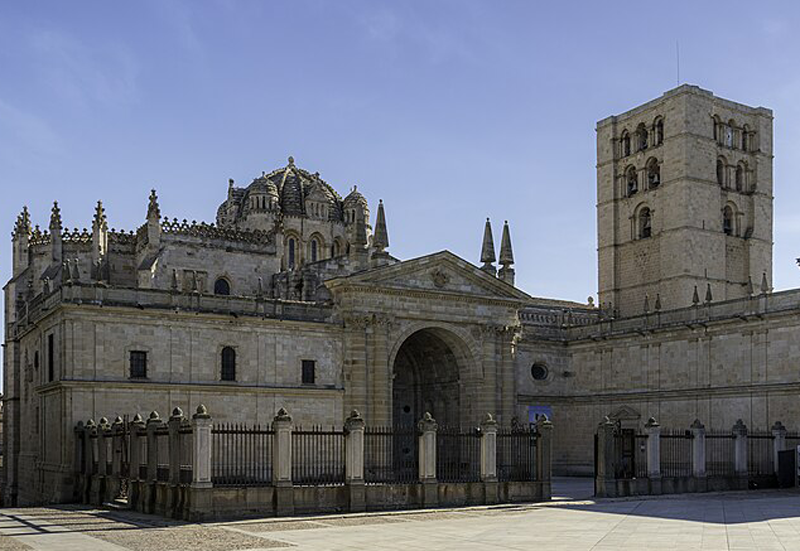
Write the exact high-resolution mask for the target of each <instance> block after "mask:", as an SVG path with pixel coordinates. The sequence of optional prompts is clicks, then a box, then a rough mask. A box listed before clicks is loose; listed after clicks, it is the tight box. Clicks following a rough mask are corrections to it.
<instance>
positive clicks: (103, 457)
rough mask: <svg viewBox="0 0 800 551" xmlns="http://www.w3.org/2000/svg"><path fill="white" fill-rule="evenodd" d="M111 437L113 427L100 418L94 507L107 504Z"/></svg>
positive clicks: (106, 420) (103, 418) (93, 498)
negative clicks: (109, 442) (109, 440)
mask: <svg viewBox="0 0 800 551" xmlns="http://www.w3.org/2000/svg"><path fill="white" fill-rule="evenodd" d="M110 435H111V426H110V425H109V424H108V419H106V418H105V417H101V418H100V422H99V423H98V424H97V488H96V491H95V493H94V495H93V496H92V503H93V504H94V505H101V504H102V503H104V502H106V501H107V500H108V499H107V496H106V493H107V488H108V438H109V436H110Z"/></svg>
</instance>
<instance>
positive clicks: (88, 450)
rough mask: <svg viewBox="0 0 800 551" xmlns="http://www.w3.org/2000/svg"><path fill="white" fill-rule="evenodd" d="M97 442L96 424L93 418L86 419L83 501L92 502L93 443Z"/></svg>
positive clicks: (94, 459) (93, 475) (93, 478)
mask: <svg viewBox="0 0 800 551" xmlns="http://www.w3.org/2000/svg"><path fill="white" fill-rule="evenodd" d="M96 443H97V425H96V424H95V422H94V419H89V420H88V421H86V426H85V427H84V433H83V445H84V456H85V457H86V487H85V488H84V494H83V501H84V503H92V502H93V499H92V492H93V489H94V488H95V487H96V482H95V470H94V465H95V462H96V461H97V454H96V453H95V444H96Z"/></svg>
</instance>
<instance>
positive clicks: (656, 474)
mask: <svg viewBox="0 0 800 551" xmlns="http://www.w3.org/2000/svg"><path fill="white" fill-rule="evenodd" d="M644 433H645V434H646V435H647V479H648V480H649V484H650V493H651V494H660V493H661V425H659V424H658V422H657V421H656V419H655V417H651V418H650V419H648V420H647V423H645V425H644Z"/></svg>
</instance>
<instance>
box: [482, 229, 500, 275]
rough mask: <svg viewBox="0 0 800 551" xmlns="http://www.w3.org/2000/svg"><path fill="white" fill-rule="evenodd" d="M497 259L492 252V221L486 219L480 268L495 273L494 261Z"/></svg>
mask: <svg viewBox="0 0 800 551" xmlns="http://www.w3.org/2000/svg"><path fill="white" fill-rule="evenodd" d="M495 260H497V258H496V257H495V254H494V237H492V223H491V222H490V221H489V219H488V218H487V219H486V226H485V227H484V228H483V245H482V246H481V262H483V266H481V270H483V271H484V272H487V273H490V274H492V275H495V267H494V262H495Z"/></svg>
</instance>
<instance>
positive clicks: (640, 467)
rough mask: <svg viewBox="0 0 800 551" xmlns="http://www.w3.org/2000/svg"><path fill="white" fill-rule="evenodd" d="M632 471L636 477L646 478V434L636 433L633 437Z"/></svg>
mask: <svg viewBox="0 0 800 551" xmlns="http://www.w3.org/2000/svg"><path fill="white" fill-rule="evenodd" d="M633 466H634V473H635V475H636V478H647V435H646V434H637V435H636V436H635V439H634V459H633Z"/></svg>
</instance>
